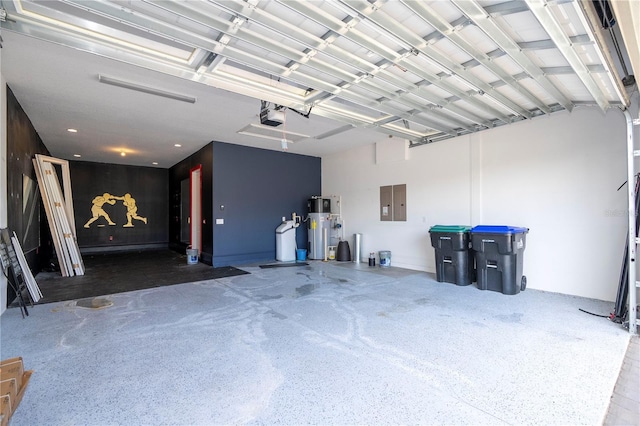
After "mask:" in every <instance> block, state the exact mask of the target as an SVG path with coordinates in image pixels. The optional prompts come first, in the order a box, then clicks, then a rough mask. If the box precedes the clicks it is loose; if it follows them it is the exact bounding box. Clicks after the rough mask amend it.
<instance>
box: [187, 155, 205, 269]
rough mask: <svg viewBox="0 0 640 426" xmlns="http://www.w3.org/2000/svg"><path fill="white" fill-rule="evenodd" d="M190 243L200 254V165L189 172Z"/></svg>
mask: <svg viewBox="0 0 640 426" xmlns="http://www.w3.org/2000/svg"><path fill="white" fill-rule="evenodd" d="M189 188H190V189H189V217H190V219H191V220H190V221H189V222H190V224H189V227H190V243H191V248H192V249H197V250H198V257H200V255H201V254H202V164H199V165H197V166H196V167H194V168H192V169H191V170H190V171H189Z"/></svg>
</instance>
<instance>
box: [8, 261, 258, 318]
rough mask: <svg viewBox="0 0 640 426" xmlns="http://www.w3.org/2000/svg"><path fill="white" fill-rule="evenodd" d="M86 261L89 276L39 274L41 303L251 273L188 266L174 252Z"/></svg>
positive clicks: (229, 267) (239, 270) (223, 268)
mask: <svg viewBox="0 0 640 426" xmlns="http://www.w3.org/2000/svg"><path fill="white" fill-rule="evenodd" d="M83 261H84V266H85V274H84V275H82V276H75V277H62V276H61V275H60V272H41V273H39V274H38V275H36V281H37V282H38V286H39V287H40V290H41V291H42V295H43V298H42V299H40V301H39V302H38V304H42V303H51V302H61V301H64V300H76V299H83V298H88V297H97V296H104V295H107V294H114V293H124V292H127V291H134V290H142V289H146V288H154V287H162V286H167V285H174V284H182V283H189V282H196V281H205V280H212V279H217V278H225V277H232V276H235V275H243V274H248V273H249V272H246V271H243V270H241V269H237V268H234V267H233V266H224V267H219V268H214V267H211V266H209V265H206V264H204V263H197V264H195V265H188V264H187V257H186V256H185V255H183V254H180V253H177V252H174V251H172V250H153V251H140V252H129V253H112V254H94V255H85V256H83ZM16 303H17V301H14V304H16ZM12 306H13V305H12ZM16 306H17V305H16Z"/></svg>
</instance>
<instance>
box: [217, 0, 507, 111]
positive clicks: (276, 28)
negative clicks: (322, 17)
mask: <svg viewBox="0 0 640 426" xmlns="http://www.w3.org/2000/svg"><path fill="white" fill-rule="evenodd" d="M238 1H240V0H237V1H236V2H233V1H225V2H215V4H216V5H217V6H219V7H221V8H223V9H224V10H227V11H228V12H229V13H242V12H241V11H240V10H239V9H240V7H241V5H240V4H237V3H238ZM254 15H255V19H252V23H253V24H254V25H260V26H263V27H264V28H266V29H268V30H270V31H273V32H274V34H280V35H282V36H284V37H287V38H290V39H291V38H293V39H294V40H295V41H296V42H298V43H301V44H303V45H305V46H307V47H308V48H310V49H316V50H318V51H319V55H316V57H314V59H316V58H318V57H319V56H321V55H328V56H329V57H331V58H332V59H334V60H336V61H339V62H341V63H344V64H345V65H347V66H351V67H356V68H357V69H359V70H360V71H362V72H366V73H369V74H372V75H375V76H376V78H377V79H379V80H381V81H383V82H386V83H388V84H390V85H392V86H395V87H397V88H399V89H402V90H404V91H406V92H407V93H410V94H413V95H415V96H417V97H419V98H422V99H425V101H428V102H432V103H434V104H438V105H441V106H444V107H445V109H447V110H449V111H451V112H452V113H453V114H455V115H458V116H460V117H462V118H465V119H467V120H469V121H471V122H475V123H482V124H485V121H486V120H484V119H482V118H480V117H477V116H476V115H474V114H471V113H469V112H467V111H465V110H464V109H462V108H459V107H458V106H456V105H454V104H453V103H452V102H451V101H446V100H445V99H442V98H439V97H436V96H434V95H433V94H431V93H429V92H428V91H426V90H424V88H423V87H421V86H417V90H416V87H415V86H414V87H408V84H409V83H407V82H406V81H404V80H401V79H399V78H398V77H397V76H395V74H393V73H390V72H388V71H387V70H386V68H383V67H381V66H380V65H378V64H372V63H371V62H368V61H367V60H366V59H364V58H360V57H359V56H356V55H354V54H352V53H350V52H347V51H344V50H342V49H341V48H340V47H338V46H335V45H334V44H332V43H328V42H327V41H326V40H323V39H324V38H326V37H322V38H317V37H315V36H313V35H312V34H309V33H306V32H304V31H303V30H302V29H300V28H298V27H297V26H293V25H291V24H290V23H289V22H287V21H284V20H282V19H281V18H278V17H276V16H273V15H271V14H269V13H267V12H266V11H264V10H261V9H255V10H254ZM464 21H465V22H468V19H466V18H465V19H464ZM327 34H336V35H337V33H335V32H334V31H332V30H329V32H328V33H327ZM418 75H419V76H420V77H421V78H424V79H427V80H428V81H429V82H430V83H431V84H435V85H437V86H439V87H441V88H442V89H443V90H446V91H449V92H452V93H456V94H457V95H458V99H459V100H462V101H466V102H469V103H471V104H472V105H474V106H475V107H477V108H486V105H485V104H483V103H482V102H479V101H476V100H475V99H474V98H473V97H472V96H469V95H467V94H465V93H463V92H460V91H457V92H456V88H455V87H454V86H452V85H450V84H447V83H446V82H445V81H443V80H442V78H441V77H438V76H435V75H428V74H427V73H425V72H421V73H420V74H418ZM315 96H316V98H310V102H314V101H315V99H328V98H331V97H333V96H329V95H323V94H321V93H318V94H316V95H315ZM490 111H491V112H492V113H493V114H494V115H496V116H499V117H500V118H501V119H504V120H505V122H510V119H509V118H508V117H506V116H505V115H503V114H502V113H501V112H499V111H497V110H494V109H490Z"/></svg>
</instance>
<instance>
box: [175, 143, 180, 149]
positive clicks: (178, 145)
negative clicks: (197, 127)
mask: <svg viewBox="0 0 640 426" xmlns="http://www.w3.org/2000/svg"><path fill="white" fill-rule="evenodd" d="M173 146H175V147H176V148H180V147H181V146H182V145H180V144H179V143H177V144H174V145H173Z"/></svg>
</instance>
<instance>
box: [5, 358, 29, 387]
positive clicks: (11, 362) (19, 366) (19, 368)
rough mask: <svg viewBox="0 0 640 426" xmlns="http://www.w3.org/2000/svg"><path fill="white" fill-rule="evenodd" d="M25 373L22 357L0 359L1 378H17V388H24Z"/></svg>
mask: <svg viewBox="0 0 640 426" xmlns="http://www.w3.org/2000/svg"><path fill="white" fill-rule="evenodd" d="M23 374H24V365H23V363H22V358H21V357H18V358H11V359H6V360H4V361H0V380H6V379H12V378H13V379H16V387H17V389H22V375H23Z"/></svg>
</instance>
